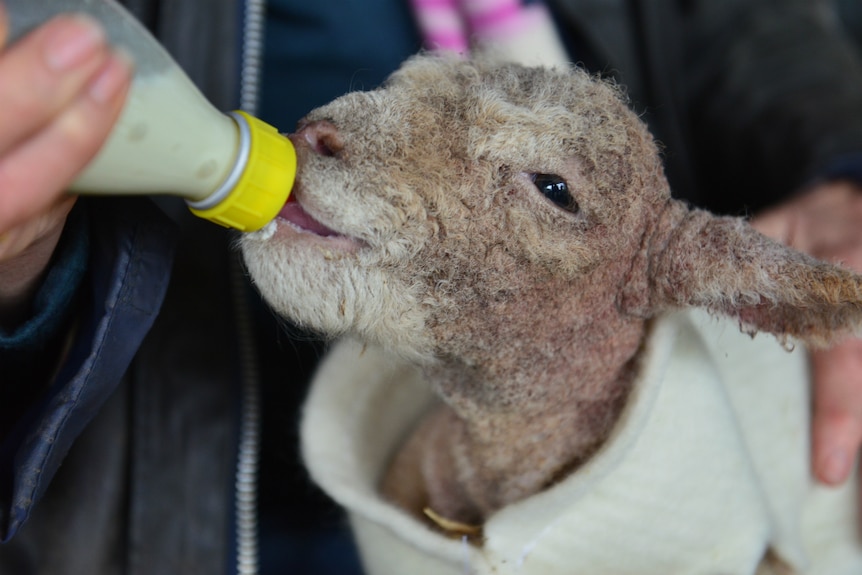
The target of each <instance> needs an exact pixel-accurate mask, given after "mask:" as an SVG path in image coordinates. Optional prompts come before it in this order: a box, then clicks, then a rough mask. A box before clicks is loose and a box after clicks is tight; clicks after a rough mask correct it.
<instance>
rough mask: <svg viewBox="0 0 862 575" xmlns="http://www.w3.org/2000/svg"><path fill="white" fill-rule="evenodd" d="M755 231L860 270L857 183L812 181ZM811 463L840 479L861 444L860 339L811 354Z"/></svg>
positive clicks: (828, 477)
mask: <svg viewBox="0 0 862 575" xmlns="http://www.w3.org/2000/svg"><path fill="white" fill-rule="evenodd" d="M752 224H753V225H754V227H755V228H756V229H757V230H759V231H760V232H761V233H763V234H765V235H767V236H769V237H771V238H773V239H776V240H778V241H781V242H783V243H785V244H787V245H789V246H791V247H793V248H795V249H797V250H799V251H802V252H805V253H807V254H810V255H812V256H814V257H816V258H818V259H821V260H825V261H829V262H833V263H836V264H839V265H843V266H846V267H848V268H850V269H853V270H855V271H857V272H862V187H860V186H859V185H857V184H855V183H853V182H851V181H845V180H842V181H835V182H826V183H821V184H818V185H817V186H815V187H813V188H812V189H811V190H808V191H807V192H805V193H803V194H801V195H799V196H798V197H796V198H794V199H792V200H791V201H788V202H786V203H785V204H783V205H781V206H779V207H777V208H775V209H773V210H771V211H768V212H767V213H764V214H763V215H761V216H759V217H757V218H755V219H754V220H753V221H752ZM812 370H813V375H812V377H813V382H812V384H813V387H814V389H813V392H814V415H813V419H812V465H813V468H814V469H813V471H814V473H815V474H816V476H817V478H818V479H819V480H820V481H823V482H825V483H827V484H830V485H837V484H840V483H842V482H843V481H845V480H846V479H847V477H848V475H849V474H850V471H851V469H852V467H853V465H854V462H855V459H856V456H857V454H858V452H859V447H860V445H862V341H860V340H858V339H853V340H849V341H846V342H843V343H840V344H838V345H837V346H835V347H833V348H830V349H823V350H814V351H813V352H812Z"/></svg>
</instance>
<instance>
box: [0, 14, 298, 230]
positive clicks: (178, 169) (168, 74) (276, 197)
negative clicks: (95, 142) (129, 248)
mask: <svg viewBox="0 0 862 575" xmlns="http://www.w3.org/2000/svg"><path fill="white" fill-rule="evenodd" d="M5 4H6V7H7V11H8V13H9V17H10V39H11V41H13V42H14V41H15V40H16V39H17V38H18V37H20V36H22V35H23V34H26V33H27V32H29V31H30V30H32V29H33V28H35V27H37V26H38V25H40V24H42V23H43V22H45V21H47V20H48V19H50V18H51V17H53V16H56V15H58V14H60V13H82V14H86V15H89V16H91V17H93V18H95V19H96V20H98V21H99V22H100V23H101V24H102V26H103V28H104V29H105V32H106V34H107V36H108V39H109V41H110V42H111V43H112V44H114V45H115V46H118V47H120V48H122V49H124V50H126V51H127V52H128V53H129V55H130V56H131V57H132V59H133V60H134V63H135V76H134V79H133V81H132V86H131V90H130V93H129V96H128V99H127V101H126V105H125V107H124V108H123V111H122V113H121V115H120V119H119V121H118V123H117V124H116V126H115V127H114V130H113V131H112V132H111V135H110V136H109V138H108V140H107V142H106V143H105V145H104V146H103V147H102V149H101V150H100V151H99V153H98V154H97V156H96V157H95V158H94V160H93V161H92V162H91V163H90V164H89V165H88V166H87V168H86V169H85V170H84V171H83V172H82V173H81V174H80V176H79V177H78V178H77V179H76V180H75V181H74V182H73V184H72V186H71V188H70V191H72V192H75V193H81V194H111V195H117V194H145V195H149V194H170V195H175V196H181V197H183V198H185V199H186V200H187V201H188V202H189V204H190V206H191V208H192V212H194V213H195V214H196V215H198V216H200V217H203V218H206V219H210V220H212V221H214V222H216V223H219V224H221V225H223V226H228V227H234V228H236V229H239V230H241V231H251V230H254V229H258V228H260V227H263V226H264V225H265V224H266V223H267V222H268V221H270V220H271V219H272V218H274V217H275V215H276V214H277V213H278V211H279V210H280V209H281V207H282V206H283V205H284V202H285V201H286V200H287V197H288V195H289V194H290V189H291V187H292V185H293V179H294V176H295V172H296V155H295V151H294V149H293V146H292V144H291V143H290V141H289V140H288V139H287V138H284V137H283V136H280V135H279V134H278V132H277V131H276V130H275V129H274V128H272V127H271V126H268V125H267V124H265V123H263V122H261V121H260V120H258V119H256V118H253V117H250V116H248V115H246V114H236V113H234V114H232V116H233V117H231V116H229V115H226V114H223V113H222V112H220V111H218V110H216V109H215V108H214V107H213V106H212V105H211V104H210V103H209V102H208V101H207V100H206V98H205V97H204V96H203V95H202V94H201V93H200V91H199V90H198V89H197V87H196V86H195V85H194V84H193V83H192V82H191V80H190V79H189V78H188V77H187V76H186V75H185V73H184V72H183V71H182V69H181V68H180V67H179V66H178V65H177V64H176V63H175V62H174V60H173V59H172V58H171V57H170V55H168V53H167V52H166V51H165V50H164V48H163V47H162V46H161V45H160V44H159V43H158V42H157V41H156V40H155V39H154V38H153V37H152V36H151V35H150V33H149V32H148V31H147V30H146V29H145V28H144V27H143V26H142V25H141V24H140V23H139V22H138V21H137V20H136V19H135V18H134V17H133V16H132V15H131V14H129V13H128V12H127V11H126V10H125V9H124V8H123V7H122V6H121V5H120V4H118V3H117V2H116V1H115V0H5Z"/></svg>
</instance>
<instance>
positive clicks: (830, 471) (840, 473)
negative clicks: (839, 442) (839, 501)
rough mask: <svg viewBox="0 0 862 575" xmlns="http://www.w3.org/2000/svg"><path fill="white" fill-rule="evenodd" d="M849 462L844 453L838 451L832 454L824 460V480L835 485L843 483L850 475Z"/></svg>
mask: <svg viewBox="0 0 862 575" xmlns="http://www.w3.org/2000/svg"><path fill="white" fill-rule="evenodd" d="M848 461H849V460H848V458H847V454H846V453H845V452H843V451H840V450H837V451H833V452H832V453H830V454H829V455H828V456H827V457H826V458H825V459H824V460H823V465H822V467H821V472H822V474H823V479H825V480H826V482H827V483H831V484H833V485H834V484H837V483H841V482H843V481H844V479H845V478H846V477H847V473H848V467H849V464H848Z"/></svg>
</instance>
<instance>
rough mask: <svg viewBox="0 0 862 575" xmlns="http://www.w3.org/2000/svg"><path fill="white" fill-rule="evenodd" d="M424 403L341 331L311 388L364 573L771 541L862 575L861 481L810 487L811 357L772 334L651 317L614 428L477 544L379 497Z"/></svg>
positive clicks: (729, 570) (697, 570)
mask: <svg viewBox="0 0 862 575" xmlns="http://www.w3.org/2000/svg"><path fill="white" fill-rule="evenodd" d="M434 401H435V399H434V398H433V396H432V395H431V394H430V392H429V391H428V390H427V389H426V387H425V386H424V385H423V384H422V381H421V376H420V374H419V373H418V372H417V371H416V370H415V369H414V368H413V367H411V366H409V365H405V364H404V363H402V362H399V361H398V360H396V359H394V358H392V357H389V356H387V355H386V354H385V353H384V352H382V350H380V349H375V348H370V347H369V348H363V347H362V346H361V345H359V344H357V343H355V342H350V341H344V342H341V343H340V344H338V345H337V346H336V347H335V349H334V350H333V351H332V353H331V354H330V355H329V356H328V359H327V360H326V361H325V362H324V364H323V365H322V366H321V368H320V370H319V372H318V374H317V376H316V378H315V381H314V383H313V387H312V390H311V393H310V396H309V398H308V401H307V404H306V407H305V414H304V419H303V424H302V442H303V450H304V457H305V459H306V463H307V465H308V467H309V469H310V472H311V475H312V476H313V478H314V479H315V481H316V482H317V483H318V484H319V485H321V486H322V488H323V489H324V490H325V491H326V492H327V493H329V495H330V496H332V497H333V498H334V499H335V500H336V501H337V502H339V503H340V504H341V505H343V506H345V507H346V508H347V510H348V512H349V515H350V519H351V523H352V525H353V528H354V531H355V534H356V538H357V541H358V544H359V547H360V551H361V554H362V559H363V562H364V565H365V568H366V570H367V572H368V573H369V575H383V574H392V575H407V574H409V575H424V574H428V575H431V574H433V575H448V574H451V575H467V574H477V575H478V574H483V575H484V574H489V575H490V574H492V573H493V574H495V575H501V574H508V573H513V574H515V573H517V574H524V575H533V574H535V575H556V574H579V575H583V574H587V575H628V574H632V575H634V574H637V575H651V574H655V575H670V574H721V575H736V574H740V575H742V574H749V573H755V572H756V571H757V568H758V565H759V563H760V561H761V559H762V557H763V556H764V553H765V552H766V551H767V549H772V550H773V552H774V553H775V554H777V555H778V556H779V557H780V558H781V559H782V560H784V561H785V562H786V563H788V564H789V565H790V566H792V567H793V568H794V569H795V570H796V571H797V572H798V573H810V574H818V575H819V574H822V575H843V574H847V575H851V574H853V575H859V574H862V547H860V545H859V544H858V541H857V538H856V536H855V525H856V524H855V510H856V500H855V494H856V488H855V486H856V484H857V482H856V480H855V478H854V479H851V480H850V482H848V484H847V485H846V486H845V487H844V488H841V489H836V490H832V489H826V488H823V487H819V486H816V485H815V484H814V483H813V482H812V479H811V476H810V473H809V460H808V456H809V416H808V414H809V390H808V366H807V362H806V354H805V352H804V350H802V349H798V350H796V351H794V352H789V351H787V350H785V349H784V348H782V347H781V346H780V345H779V344H778V343H777V342H776V341H775V339H774V338H772V337H770V336H763V335H759V336H757V337H756V338H754V339H752V338H751V337H749V336H747V335H744V334H741V333H740V332H739V330H738V329H737V327H736V325H735V324H733V323H729V322H727V321H724V320H718V319H715V318H711V317H709V316H707V315H706V314H704V313H702V312H686V313H679V314H674V315H671V316H667V317H665V318H663V319H661V320H659V321H657V322H656V324H655V325H654V326H653V329H652V331H651V337H650V340H649V342H648V346H647V350H646V356H645V358H644V362H643V368H642V371H641V374H640V377H639V379H638V381H637V384H636V387H635V390H634V393H633V395H632V398H631V401H630V404H629V406H628V407H627V409H626V411H625V413H624V415H623V417H622V419H621V420H620V422H619V424H618V426H617V428H616V430H615V432H614V434H613V436H612V438H611V439H610V440H609V441H608V443H607V444H606V445H605V446H604V448H603V449H602V450H601V451H600V452H599V453H598V454H597V455H596V456H595V457H594V458H593V459H592V460H591V461H590V462H589V463H588V464H587V465H585V466H583V467H582V468H581V469H579V470H578V471H577V472H576V473H574V474H573V475H571V476H570V477H569V478H567V479H566V480H565V481H563V482H562V483H560V484H558V485H556V486H554V487H553V488H551V489H549V490H547V491H545V492H542V493H540V494H538V495H535V496H533V497H530V498H528V499H527V500H524V501H521V502H519V503H517V504H514V505H511V506H509V507H506V508H504V509H503V510H501V511H499V512H498V513H496V514H495V515H493V516H492V517H491V518H490V519H489V520H488V521H487V523H486V524H485V526H484V534H485V542H484V545H483V546H482V547H475V546H472V545H469V544H467V543H465V542H462V541H457V540H453V539H448V538H446V537H444V536H442V535H440V534H438V533H436V532H433V531H432V530H430V529H428V528H426V526H425V525H423V524H422V523H420V522H418V521H416V520H414V519H413V518H412V517H410V516H408V515H407V514H406V513H404V512H402V511H401V510H400V509H397V508H395V507H393V506H392V505H390V504H389V503H387V502H386V501H384V500H382V499H381V497H380V496H379V494H378V492H377V484H378V481H379V480H380V478H381V477H382V474H383V472H384V469H385V466H386V464H387V462H388V460H389V458H390V457H391V456H392V454H393V453H394V451H395V449H396V448H397V447H398V445H399V443H400V442H401V441H402V440H403V439H404V437H405V434H406V433H407V432H408V430H409V429H410V428H411V427H412V425H414V423H415V422H416V421H417V419H418V417H419V416H420V414H421V413H422V412H424V411H425V410H426V409H427V408H428V407H429V406H430V405H431V404H432V403H433V402H434Z"/></svg>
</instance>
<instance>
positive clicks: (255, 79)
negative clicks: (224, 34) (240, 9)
mask: <svg viewBox="0 0 862 575" xmlns="http://www.w3.org/2000/svg"><path fill="white" fill-rule="evenodd" d="M265 13H266V2H265V0H246V2H245V18H244V20H245V27H244V30H243V41H242V72H241V76H240V82H241V83H240V86H241V88H240V108H242V109H243V110H245V111H246V112H248V113H249V114H251V115H255V114H256V113H257V103H258V96H259V95H260V68H261V55H262V54H263V34H264V19H265Z"/></svg>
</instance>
